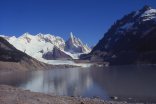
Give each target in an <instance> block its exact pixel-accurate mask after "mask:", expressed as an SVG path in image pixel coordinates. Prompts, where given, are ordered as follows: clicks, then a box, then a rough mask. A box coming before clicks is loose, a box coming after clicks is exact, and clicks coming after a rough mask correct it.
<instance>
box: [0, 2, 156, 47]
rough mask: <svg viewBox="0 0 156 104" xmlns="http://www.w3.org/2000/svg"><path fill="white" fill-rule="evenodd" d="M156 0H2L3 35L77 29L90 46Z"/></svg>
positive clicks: (65, 32)
mask: <svg viewBox="0 0 156 104" xmlns="http://www.w3.org/2000/svg"><path fill="white" fill-rule="evenodd" d="M144 5H150V6H152V7H153V8H156V0H0V34H5V35H16V36H19V35H21V34H23V33H25V32H29V33H31V34H37V33H50V34H54V35H58V36H61V37H62V38H64V39H67V38H68V37H69V33H70V32H73V33H74V34H75V35H76V36H77V37H79V38H80V39H81V40H82V41H84V42H85V43H88V44H89V45H90V46H91V45H94V44H96V43H97V42H98V41H99V39H101V38H102V37H103V36H104V33H105V32H106V31H107V30H108V29H109V28H110V26H111V25H112V24H113V23H114V22H115V21H116V20H117V19H120V18H121V17H123V15H125V14H127V13H130V12H131V11H134V10H138V9H140V8H142V7H143V6H144Z"/></svg>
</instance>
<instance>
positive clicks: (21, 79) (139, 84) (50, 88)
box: [0, 66, 156, 99]
mask: <svg viewBox="0 0 156 104" xmlns="http://www.w3.org/2000/svg"><path fill="white" fill-rule="evenodd" d="M0 84H7V85H12V86H16V87H20V88H24V89H29V90H31V91H35V92H44V93H48V94H53V95H68V96H82V97H100V98H102V99H108V98H109V97H110V96H124V97H126V98H143V99H144V98H146V99H151V98H152V99H153V98H156V66H122V67H107V68H85V69H80V68H73V69H56V70H48V71H35V72H26V73H6V72H5V73H0Z"/></svg>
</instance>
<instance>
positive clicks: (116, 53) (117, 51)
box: [81, 6, 156, 65]
mask: <svg viewBox="0 0 156 104" xmlns="http://www.w3.org/2000/svg"><path fill="white" fill-rule="evenodd" d="M155 44H156V9H152V8H151V7H149V6H144V7H143V8H142V9H140V10H138V11H134V12H132V13H130V14H128V15H125V16H124V17H123V18H122V19H120V20H117V21H116V22H115V23H114V24H113V25H112V26H111V28H110V29H109V30H108V32H106V33H105V34H104V37H103V38H102V39H101V40H100V41H99V42H98V44H97V45H96V46H95V47H94V48H93V50H92V51H91V52H90V53H89V54H87V55H82V56H81V58H83V59H90V60H92V61H106V62H109V63H110V64H111V65H121V64H138V63H156V45H155Z"/></svg>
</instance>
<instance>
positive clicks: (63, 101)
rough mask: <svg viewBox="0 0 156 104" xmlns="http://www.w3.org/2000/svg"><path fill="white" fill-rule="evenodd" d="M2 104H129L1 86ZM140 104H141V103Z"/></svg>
mask: <svg viewBox="0 0 156 104" xmlns="http://www.w3.org/2000/svg"><path fill="white" fill-rule="evenodd" d="M0 104H129V103H127V102H124V101H123V102H117V101H104V100H100V99H90V98H76V97H66V96H53V95H47V94H43V93H38V92H31V91H29V90H24V89H20V88H15V87H11V86H7V85H0ZM139 104H140V103H139Z"/></svg>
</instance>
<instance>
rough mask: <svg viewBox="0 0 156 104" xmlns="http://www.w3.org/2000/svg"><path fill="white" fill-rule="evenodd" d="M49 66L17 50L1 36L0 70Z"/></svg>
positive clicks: (32, 68)
mask: <svg viewBox="0 0 156 104" xmlns="http://www.w3.org/2000/svg"><path fill="white" fill-rule="evenodd" d="M49 66H50V65H47V64H44V63H42V62H39V61H37V60H36V59H34V58H32V57H30V56H28V55H27V54H25V53H23V52H21V51H19V50H17V49H16V48H15V47H14V46H13V45H11V44H10V43H9V42H8V41H6V40H5V39H4V38H2V37H0V70H41V69H42V70H43V69H47V68H48V67H49Z"/></svg>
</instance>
